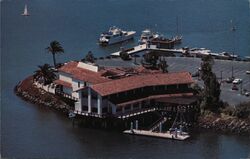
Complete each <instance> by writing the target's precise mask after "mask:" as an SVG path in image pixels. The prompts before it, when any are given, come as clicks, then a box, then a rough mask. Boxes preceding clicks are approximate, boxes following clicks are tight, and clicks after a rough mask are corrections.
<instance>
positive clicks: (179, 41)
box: [172, 35, 182, 44]
mask: <svg viewBox="0 0 250 159" xmlns="http://www.w3.org/2000/svg"><path fill="white" fill-rule="evenodd" d="M181 40H182V36H178V35H177V36H175V37H173V38H172V41H173V42H174V44H180V43H181Z"/></svg>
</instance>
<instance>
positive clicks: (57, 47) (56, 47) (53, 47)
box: [46, 41, 64, 68]
mask: <svg viewBox="0 0 250 159" xmlns="http://www.w3.org/2000/svg"><path fill="white" fill-rule="evenodd" d="M46 50H47V51H48V52H49V53H51V54H52V56H53V63H54V67H55V68H56V57H55V56H56V54H59V53H63V52H64V49H63V47H62V46H61V44H60V43H59V42H58V41H52V42H51V43H50V45H49V46H48V47H47V48H46Z"/></svg>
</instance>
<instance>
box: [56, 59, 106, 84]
mask: <svg viewBox="0 0 250 159" xmlns="http://www.w3.org/2000/svg"><path fill="white" fill-rule="evenodd" d="M77 64H78V62H76V61H71V62H68V63H67V64H65V65H64V66H62V67H61V68H59V71H61V72H64V73H68V74H70V75H71V76H72V77H74V78H76V79H78V80H82V81H86V82H89V83H92V84H97V83H102V82H107V81H109V80H110V79H108V78H105V77H103V76H102V73H103V71H100V72H93V71H90V70H87V69H83V68H79V67H77Z"/></svg>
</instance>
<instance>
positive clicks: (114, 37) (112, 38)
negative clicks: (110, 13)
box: [99, 26, 136, 46]
mask: <svg viewBox="0 0 250 159" xmlns="http://www.w3.org/2000/svg"><path fill="white" fill-rule="evenodd" d="M135 33H136V32H135V31H124V30H122V29H120V28H118V27H115V26H113V27H111V28H110V29H109V31H108V32H106V33H102V34H101V36H100V38H99V44H100V45H103V46H107V45H111V44H115V43H120V42H123V41H127V40H129V39H133V38H134V35H135Z"/></svg>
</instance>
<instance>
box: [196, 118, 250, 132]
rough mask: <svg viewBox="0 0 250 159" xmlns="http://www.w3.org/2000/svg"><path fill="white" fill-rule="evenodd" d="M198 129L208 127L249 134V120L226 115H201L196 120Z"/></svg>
mask: <svg viewBox="0 0 250 159" xmlns="http://www.w3.org/2000/svg"><path fill="white" fill-rule="evenodd" d="M197 127H198V128H199V129H209V130H213V131H216V132H218V131H219V132H223V133H233V134H241V135H250V121H249V120H245V119H244V120H243V119H239V118H237V117H232V116H228V115H223V114H222V115H217V114H208V115H201V116H200V117H199V118H198V121H197Z"/></svg>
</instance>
